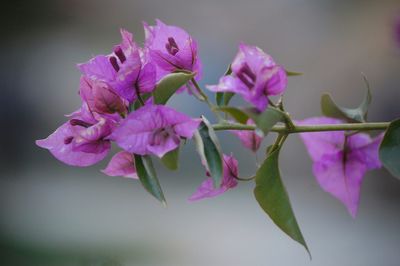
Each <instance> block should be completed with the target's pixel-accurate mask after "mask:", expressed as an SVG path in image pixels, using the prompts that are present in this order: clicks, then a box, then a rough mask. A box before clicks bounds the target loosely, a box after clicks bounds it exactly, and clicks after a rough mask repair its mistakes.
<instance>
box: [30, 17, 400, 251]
mask: <svg viewBox="0 0 400 266" xmlns="http://www.w3.org/2000/svg"><path fill="white" fill-rule="evenodd" d="M144 31H145V42H144V45H143V47H140V46H139V45H138V44H137V43H136V42H135V41H134V39H133V36H132V34H131V33H130V32H128V31H126V30H121V36H122V41H121V43H120V44H118V45H115V46H114V48H113V50H112V52H111V53H110V54H107V55H98V56H95V57H94V58H92V59H90V60H89V61H88V62H86V63H82V64H78V69H79V70H80V72H81V74H82V76H81V78H80V86H79V95H80V98H81V100H82V105H81V107H80V108H79V109H78V110H77V111H75V112H73V113H72V114H69V115H67V122H65V123H64V124H62V125H61V126H60V127H59V128H58V129H57V130H56V131H55V132H54V133H52V134H51V135H50V136H49V137H47V138H46V139H43V140H38V141H37V142H36V143H37V145H38V146H40V147H42V148H45V149H48V150H49V151H50V152H51V153H52V154H53V155H54V156H55V157H56V158H57V159H59V160H60V161H62V162H64V163H66V164H69V165H73V166H90V165H93V164H95V163H97V162H99V161H101V160H103V159H104V158H105V157H106V156H107V154H108V153H109V152H110V150H111V146H112V143H115V144H116V145H117V146H118V147H119V148H120V149H121V150H120V151H118V152H117V153H116V154H115V155H114V156H113V157H112V158H111V160H110V162H109V163H108V165H107V167H106V168H105V169H104V170H102V172H103V173H105V174H107V175H109V176H123V177H127V178H133V179H140V181H141V182H142V184H143V185H144V187H145V188H146V189H147V190H149V192H150V193H152V194H153V195H155V196H156V197H157V198H158V199H160V200H164V199H163V195H162V192H160V191H161V189H160V188H159V187H157V186H159V184H158V181H157V180H156V178H157V177H155V176H154V174H153V173H152V170H151V169H150V168H151V167H152V165H151V163H150V164H148V163H147V165H144V163H146V160H147V159H148V158H149V156H154V157H157V158H160V159H161V160H162V161H163V162H164V160H165V161H168V160H171V158H172V164H171V162H169V163H166V165H167V167H169V168H171V169H172V168H174V167H175V166H174V165H176V161H177V158H175V157H177V154H178V151H179V148H180V146H181V142H182V140H187V139H191V138H192V137H195V139H196V144H197V145H198V150H199V154H200V157H201V162H202V163H203V165H204V166H205V168H206V175H207V176H208V178H207V179H206V180H205V181H204V182H203V183H201V185H200V186H199V187H198V189H197V191H196V192H195V193H194V194H193V195H192V196H191V197H190V198H189V200H190V201H196V200H199V199H204V198H209V197H214V196H217V195H220V194H222V193H224V192H225V191H227V190H229V189H232V188H234V187H236V186H237V184H238V180H252V179H255V180H256V185H257V187H256V189H257V191H268V189H269V188H266V187H263V186H264V185H265V184H266V182H265V181H266V180H264V179H263V178H264V177H263V175H267V176H268V172H264V170H265V169H266V168H267V167H265V165H267V166H269V167H270V169H267V171H271V173H275V175H279V170H278V169H277V168H278V167H277V165H274V163H275V161H274V160H275V158H277V157H275V156H277V155H276V154H277V153H278V152H279V150H280V148H281V146H282V145H283V142H284V141H285V139H286V137H287V136H288V135H289V134H291V133H299V132H302V133H300V137H301V138H302V140H303V141H304V143H305V145H306V147H307V150H308V152H309V154H310V156H311V158H312V161H313V172H314V175H315V176H316V178H317V181H318V183H319V184H320V186H321V187H322V188H323V189H324V190H325V191H327V192H329V193H330V194H332V195H333V196H334V197H336V198H337V199H339V200H340V201H341V202H342V203H343V204H345V205H346V207H347V208H348V211H349V212H350V214H351V215H352V216H355V215H356V213H357V209H358V205H359V197H360V186H361V181H362V179H363V177H364V175H365V173H366V172H367V171H369V170H372V169H376V168H379V167H381V161H380V159H379V156H378V152H379V146H380V144H381V142H382V139H383V135H382V134H381V135H378V136H377V137H375V138H371V137H370V136H369V135H367V134H366V133H360V132H358V131H349V132H347V131H346V132H345V131H340V130H333V131H328V132H312V130H311V131H310V132H307V131H297V132H296V126H304V125H306V126H307V125H308V126H313V125H319V126H321V125H326V124H329V125H330V126H335V125H339V124H340V123H344V122H345V121H344V120H340V119H337V118H328V117H318V118H309V119H305V120H302V121H296V122H293V121H292V120H291V118H290V116H289V114H288V113H286V111H285V109H284V107H283V102H282V98H280V100H279V101H278V103H274V102H273V101H272V99H271V96H282V95H283V93H284V92H285V90H286V87H287V77H288V75H298V73H295V72H288V71H286V70H285V68H284V67H282V66H281V65H279V64H277V63H276V62H275V60H274V59H273V58H272V57H271V56H270V55H268V54H266V53H265V52H264V51H262V50H261V49H260V48H258V47H256V46H251V45H246V44H243V43H241V44H240V45H239V51H238V53H237V54H236V56H235V57H234V60H233V62H232V64H231V65H230V68H229V71H228V72H227V74H226V75H224V76H223V77H221V78H220V80H219V82H218V84H216V85H208V86H207V88H208V90H209V91H211V92H215V93H217V105H214V104H213V103H211V102H210V101H209V99H208V97H207V95H206V94H205V93H204V92H203V91H202V90H201V88H200V87H199V85H198V84H197V81H198V80H199V79H200V77H201V72H202V65H201V61H200V58H199V56H198V48H197V42H196V41H195V40H194V39H193V38H192V37H191V36H190V35H189V34H188V33H187V32H186V31H185V30H183V29H181V28H179V27H176V26H170V25H166V24H164V23H163V22H161V21H160V20H157V21H156V25H154V26H150V25H148V24H147V23H144ZM176 75H178V76H176ZM179 75H184V76H185V79H184V80H183V81H182V77H179ZM185 85H186V86H185ZM174 86H175V87H174ZM186 88H189V90H188V91H187V92H188V93H190V94H192V92H195V93H194V94H195V95H194V96H197V97H196V98H198V99H199V100H201V101H206V102H207V103H208V105H209V106H210V107H211V109H212V111H213V112H215V113H216V116H217V118H218V122H219V124H217V126H220V127H222V128H225V129H227V130H229V131H230V132H231V133H233V134H234V135H235V136H237V137H238V138H239V139H240V141H241V142H242V144H243V146H244V147H246V148H248V149H249V150H251V151H252V152H254V153H257V151H258V149H259V148H260V146H261V143H262V141H263V138H264V136H266V135H267V134H268V132H269V131H271V130H272V129H273V126H275V125H276V124H277V123H282V124H284V126H283V127H282V125H281V128H280V129H279V128H278V129H279V132H280V135H279V136H278V138H277V140H276V142H275V144H274V145H273V146H271V147H269V148H268V149H267V157H266V160H265V161H264V162H263V165H261V166H260V167H259V170H258V171H257V173H256V175H255V176H254V177H252V178H240V177H239V173H238V172H239V171H238V162H237V160H236V159H235V158H234V157H233V156H232V155H229V156H228V155H225V154H223V153H222V151H221V148H220V145H219V143H218V139H217V137H216V135H215V132H214V127H213V126H212V125H210V124H209V123H208V121H207V119H205V118H203V119H200V118H199V119H195V118H192V117H189V116H187V115H185V114H183V113H180V112H178V111H176V110H174V109H173V108H171V107H168V106H166V105H165V104H166V102H167V100H168V99H169V97H171V96H172V94H174V93H179V92H184V91H186ZM193 88H194V89H196V90H197V93H196V90H193ZM160 95H161V96H160ZM199 95H200V96H202V97H199ZM234 95H238V96H241V97H242V99H243V100H244V101H245V102H247V103H249V104H250V105H251V106H250V108H248V107H246V108H236V107H232V106H229V99H230V98H231V97H233V96H234ZM368 96H369V97H370V95H369V94H368ZM218 97H220V99H221V97H222V99H224V100H223V101H222V102H223V104H221V103H220V102H221V101H220V102H218ZM224 97H227V98H224ZM160 99H162V100H160ZM328 100H329V99H328ZM369 102H370V99H368V98H367V100H365V101H364V103H363V105H362V106H361V107H360V108H358V109H355V110H351V109H346V108H340V107H337V106H335V105H333V104H332V103H331V101H328V104H330V105H331V106H329V108H325V110H328V111H329V110H334V111H333V117H336V116H337V115H338V114H339V115H344V116H346V115H350V116H349V117H347V118H349V119H350V120H351V119H352V120H353V121H354V120H357V119H358V121H357V122H365V118H366V114H367V107H368V104H369ZM221 105H222V106H221ZM220 111H223V112H225V115H227V116H226V117H225V118H222V117H221V116H220V115H219V113H218V112H220ZM228 115H230V116H231V118H232V119H233V120H235V121H232V119H231V118H229V119H228ZM360 118H361V120H359V119H360ZM215 128H217V127H215ZM277 131H278V130H277ZM138 158H139V159H138ZM174 160H175V161H174ZM276 160H277V159H276ZM171 165H172V166H171ZM149 169H150V170H149ZM395 171H396V169H395ZM275 178H277V177H276V176H275ZM150 179H152V180H151V181H149V180H150ZM267 181H268V182H269V181H270V180H267ZM149 184H150V185H149ZM271 184H274V185H277V184H278V185H279V184H281V181H279V180H275V181H274V182H273V183H271ZM149 186H152V187H149ZM271 195H277V196H279V195H280V198H279V201H282V200H283V201H285V200H286V201H287V203H285V204H286V205H285V204H283V203H282V206H289V208H288V209H285V210H283V211H282V212H281V213H279V210H278V213H279V215H282V217H284V218H287V217H288V216H290V215H288V213H289V214H290V213H291V212H292V210H291V209H290V204H289V203H288V198H287V197H286V196H285V195H286V192H285V190H284V189H281V190H279V186H278V191H273V194H271ZM282 195H283V196H282ZM259 197H260V194H256V198H257V200H258V201H259V203H260V205H261V206H262V207H263V208H264V209H266V210H268V211H267V212H268V213H269V211H271V213H274V214H273V215H276V214H275V212H277V209H275V207H274V206H272V205H271V204H270V203H269V202H267V203H265V200H266V199H269V198H268V197H270V195H262V198H259ZM271 197H272V196H271ZM275 200H276V199H275ZM269 214H270V213H269ZM273 215H271V217H272V216H273ZM274 217H275V216H274ZM275 218H276V217H275ZM288 219H292V220H291V221H295V219H294V216H293V218H290V217H289V218H288ZM274 221H275V220H274ZM293 226H294V227H295V226H296V225H295V224H294V225H293ZM292 229H293V230H294V231H293V230H292V232H295V231H296V230H297V229H296V228H292ZM292 237H293V238H295V236H292ZM302 241H304V240H301V239H300V240H299V242H302ZM303 244H304V243H303Z"/></svg>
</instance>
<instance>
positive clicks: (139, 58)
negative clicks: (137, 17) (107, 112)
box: [78, 29, 156, 102]
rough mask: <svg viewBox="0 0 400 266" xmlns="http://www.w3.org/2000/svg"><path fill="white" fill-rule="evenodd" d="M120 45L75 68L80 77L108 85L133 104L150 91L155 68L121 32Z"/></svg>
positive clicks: (129, 37) (130, 35) (125, 34)
mask: <svg viewBox="0 0 400 266" xmlns="http://www.w3.org/2000/svg"><path fill="white" fill-rule="evenodd" d="M121 35H122V42H121V44H119V45H116V46H115V47H114V52H113V53H111V54H110V55H99V56H96V57H94V58H93V59H91V60H90V61H88V62H86V63H83V64H78V68H79V69H80V71H81V72H82V74H83V75H85V76H86V77H88V78H90V79H92V80H100V81H103V82H105V83H107V84H109V85H110V86H111V87H112V88H113V89H114V90H115V92H116V93H118V95H120V96H121V97H123V98H124V99H126V100H128V101H129V102H133V101H134V100H135V99H137V93H146V92H151V91H153V89H154V87H155V83H156V69H155V66H154V65H153V64H152V63H151V62H149V61H148V60H147V58H146V56H145V53H144V52H142V51H141V50H140V48H138V47H137V45H136V43H135V42H134V41H133V37H132V34H131V33H129V32H128V31H126V30H123V29H122V30H121Z"/></svg>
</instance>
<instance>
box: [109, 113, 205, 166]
mask: <svg viewBox="0 0 400 266" xmlns="http://www.w3.org/2000/svg"><path fill="white" fill-rule="evenodd" d="M199 123H200V120H199V119H192V118H191V117H189V116H187V115H184V114H182V113H179V112H177V111H175V110H174V109H172V108H170V107H167V106H163V105H145V106H143V107H141V108H140V109H138V110H136V111H135V112H132V113H130V114H129V115H128V117H127V118H126V119H124V120H123V121H122V122H121V124H120V126H119V127H118V128H117V129H116V130H115V131H114V132H113V134H112V136H111V138H112V139H113V140H115V141H116V143H117V144H118V145H119V146H120V147H121V148H123V149H124V150H126V151H128V152H130V153H135V154H139V155H147V154H154V155H156V156H158V157H160V158H161V157H162V156H164V154H166V153H167V152H169V151H172V150H174V149H176V148H177V147H178V146H179V144H180V139H181V138H191V137H192V136H193V134H194V132H195V131H196V129H197V127H198V126H199Z"/></svg>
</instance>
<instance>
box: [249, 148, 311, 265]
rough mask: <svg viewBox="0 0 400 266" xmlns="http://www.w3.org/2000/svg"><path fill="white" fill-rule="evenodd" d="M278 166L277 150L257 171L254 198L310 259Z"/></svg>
mask: <svg viewBox="0 0 400 266" xmlns="http://www.w3.org/2000/svg"><path fill="white" fill-rule="evenodd" d="M278 164H279V149H278V150H275V151H273V152H272V153H271V154H270V155H269V156H268V157H267V158H266V159H265V160H264V162H263V164H262V165H261V166H260V168H259V169H258V170H257V173H256V178H255V182H256V187H255V188H254V196H255V198H256V200H257V202H258V203H259V204H260V206H261V208H262V209H263V210H264V211H265V212H266V213H267V214H268V215H269V217H270V218H271V219H272V221H273V222H274V223H275V224H276V225H277V226H278V227H279V228H280V229H281V230H282V231H283V232H285V233H286V234H287V235H288V236H289V237H291V238H292V239H293V240H295V241H297V242H298V243H300V244H301V245H303V247H304V248H305V249H306V250H307V252H308V254H309V255H310V258H311V253H310V251H309V249H308V246H307V244H306V242H305V240H304V237H303V235H302V233H301V231H300V227H299V225H298V224H297V220H296V217H295V215H294V212H293V210H292V206H291V203H290V200H289V196H288V194H287V191H286V188H285V186H284V184H283V182H282V179H281V175H280V171H279V165H278Z"/></svg>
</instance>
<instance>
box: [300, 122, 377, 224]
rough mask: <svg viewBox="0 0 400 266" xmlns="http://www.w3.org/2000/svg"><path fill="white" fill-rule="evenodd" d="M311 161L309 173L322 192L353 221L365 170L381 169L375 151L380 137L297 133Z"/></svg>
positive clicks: (334, 133)
mask: <svg viewBox="0 0 400 266" xmlns="http://www.w3.org/2000/svg"><path fill="white" fill-rule="evenodd" d="M341 122H342V121H341V120H338V119H333V118H326V117H316V118H309V119H305V120H303V121H298V124H300V125H314V124H338V123H341ZM300 137H301V138H302V140H303V142H304V144H305V145H306V148H307V150H308V153H309V154H310V156H311V159H312V161H313V163H314V164H313V173H314V175H315V177H316V178H317V181H318V183H319V184H320V186H321V187H322V189H324V190H325V191H326V192H328V193H330V194H332V195H333V196H334V197H336V198H337V199H339V200H340V201H341V202H342V203H343V204H344V205H345V206H346V207H347V209H348V211H349V213H350V214H351V215H352V216H353V217H355V216H356V214H357V210H358V205H359V200H360V187H361V183H362V180H363V177H364V175H365V173H366V172H367V171H368V170H372V169H377V168H380V167H381V162H380V160H379V155H378V150H379V145H380V143H381V141H382V138H383V135H379V136H377V137H375V138H371V137H370V136H369V135H367V134H365V133H357V134H353V135H349V136H346V135H345V133H344V131H330V132H310V133H300Z"/></svg>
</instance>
